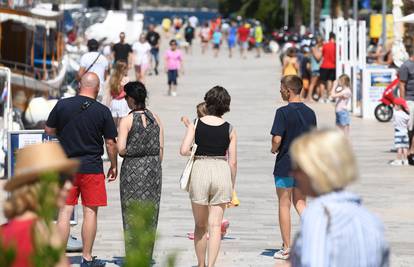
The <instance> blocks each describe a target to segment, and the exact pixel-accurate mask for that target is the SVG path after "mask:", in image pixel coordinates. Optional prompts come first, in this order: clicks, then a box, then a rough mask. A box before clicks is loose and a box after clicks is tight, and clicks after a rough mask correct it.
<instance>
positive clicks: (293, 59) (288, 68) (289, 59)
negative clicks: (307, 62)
mask: <svg viewBox="0 0 414 267" xmlns="http://www.w3.org/2000/svg"><path fill="white" fill-rule="evenodd" d="M299 69H300V63H299V60H298V57H297V55H296V49H295V48H294V47H291V48H289V49H288V50H287V52H286V55H285V56H284V58H283V66H282V76H288V75H298V74H299Z"/></svg>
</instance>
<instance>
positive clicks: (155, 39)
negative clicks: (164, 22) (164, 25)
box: [146, 24, 161, 75]
mask: <svg viewBox="0 0 414 267" xmlns="http://www.w3.org/2000/svg"><path fill="white" fill-rule="evenodd" d="M146 39H147V41H148V43H149V44H150V45H151V55H152V58H151V62H152V63H154V64H153V66H152V69H154V73H155V75H158V65H159V62H160V56H159V54H160V43H161V36H160V34H159V33H158V32H156V31H155V26H154V24H150V25H149V26H148V32H147V36H146Z"/></svg>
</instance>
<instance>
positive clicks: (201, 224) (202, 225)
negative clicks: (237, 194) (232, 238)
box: [191, 202, 226, 267]
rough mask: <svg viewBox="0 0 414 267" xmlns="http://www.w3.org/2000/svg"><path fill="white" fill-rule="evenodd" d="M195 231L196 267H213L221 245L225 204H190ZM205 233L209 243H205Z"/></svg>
mask: <svg viewBox="0 0 414 267" xmlns="http://www.w3.org/2000/svg"><path fill="white" fill-rule="evenodd" d="M191 205H192V210H193V216H194V222H195V229H194V247H195V252H196V255H197V261H198V265H197V266H198V267H205V266H208V267H213V266H214V264H215V263H216V260H217V256H218V253H219V250H220V244H221V223H222V221H223V216H224V210H225V209H226V204H219V205H212V206H210V207H209V206H207V205H200V204H196V203H194V202H192V203H191ZM207 233H209V241H208V242H207ZM207 243H208V261H207V262H208V265H206V258H207V257H206V252H207Z"/></svg>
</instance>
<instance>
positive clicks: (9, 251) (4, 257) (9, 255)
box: [0, 236, 16, 267]
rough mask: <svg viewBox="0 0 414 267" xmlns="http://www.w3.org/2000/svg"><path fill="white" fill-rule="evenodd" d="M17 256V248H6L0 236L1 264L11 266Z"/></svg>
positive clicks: (4, 266)
mask: <svg viewBox="0 0 414 267" xmlns="http://www.w3.org/2000/svg"><path fill="white" fill-rule="evenodd" d="M15 258H16V249H15V248H14V247H10V246H9V247H7V248H5V247H4V246H3V242H2V239H1V236H0V266H3V267H11V266H12V263H13V261H14V259H15Z"/></svg>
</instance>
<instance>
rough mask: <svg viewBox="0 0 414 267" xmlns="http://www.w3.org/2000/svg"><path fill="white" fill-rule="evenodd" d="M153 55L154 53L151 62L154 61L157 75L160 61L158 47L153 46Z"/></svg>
mask: <svg viewBox="0 0 414 267" xmlns="http://www.w3.org/2000/svg"><path fill="white" fill-rule="evenodd" d="M151 55H152V58H151V59H152V60H151V62H153V63H154V64H153V65H154V66H153V68H154V72H155V75H158V64H159V62H160V57H159V49H158V48H157V47H153V48H151Z"/></svg>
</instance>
